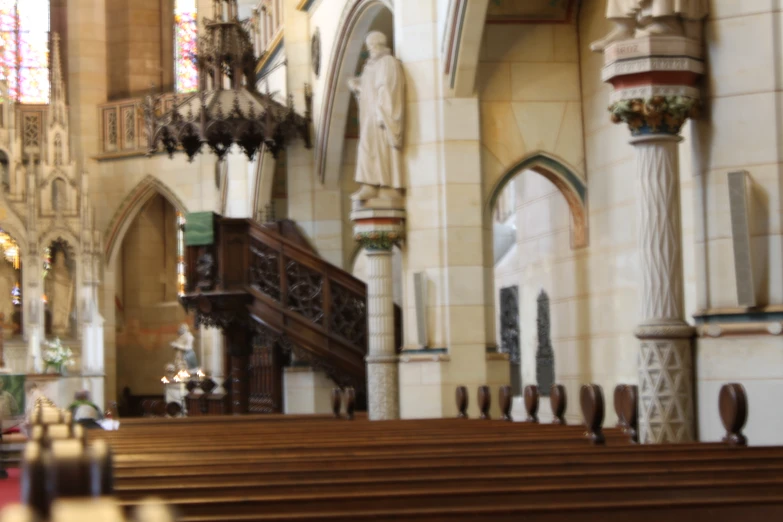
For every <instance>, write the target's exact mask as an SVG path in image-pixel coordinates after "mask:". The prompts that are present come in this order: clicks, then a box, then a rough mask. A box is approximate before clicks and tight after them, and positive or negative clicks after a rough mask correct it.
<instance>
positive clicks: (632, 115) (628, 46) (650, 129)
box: [601, 36, 705, 136]
mask: <svg viewBox="0 0 783 522" xmlns="http://www.w3.org/2000/svg"><path fill="white" fill-rule="evenodd" d="M704 71H705V68H704V60H703V56H702V48H701V42H700V41H699V40H695V39H691V38H686V37H684V36H643V37H640V38H632V39H629V40H620V41H616V42H613V43H611V44H609V45H608V46H607V47H606V48H605V50H604V67H603V70H602V72H601V79H602V80H603V81H605V82H607V83H610V84H611V85H612V86H613V87H614V91H613V92H612V94H611V98H610V103H611V104H610V106H609V112H610V113H611V119H612V121H613V122H614V123H620V122H623V123H626V124H627V125H628V127H629V129H630V130H631V134H632V135H633V136H646V135H667V134H668V135H678V134H679V132H680V129H681V128H682V126H683V124H684V123H685V121H686V120H687V119H688V118H695V117H697V116H698V109H699V106H700V97H701V95H700V91H699V88H698V87H697V85H696V84H697V82H698V81H699V78H701V76H703V75H704Z"/></svg>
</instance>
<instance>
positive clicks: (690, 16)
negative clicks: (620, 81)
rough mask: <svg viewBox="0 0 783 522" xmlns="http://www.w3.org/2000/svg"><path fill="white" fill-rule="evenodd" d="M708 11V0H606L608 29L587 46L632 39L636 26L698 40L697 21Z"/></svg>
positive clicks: (601, 46) (596, 48) (652, 32)
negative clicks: (598, 38) (611, 26)
mask: <svg viewBox="0 0 783 522" xmlns="http://www.w3.org/2000/svg"><path fill="white" fill-rule="evenodd" d="M708 13H709V1H708V0H608V1H607V4H606V18H608V19H609V20H611V21H612V22H613V23H614V28H613V29H612V31H611V32H610V33H609V34H608V35H606V36H605V37H604V38H602V39H600V40H598V41H596V42H593V43H592V44H591V45H590V49H592V50H593V51H596V52H600V51H603V50H604V49H605V48H606V46H607V45H609V44H610V43H612V42H616V41H618V40H626V39H629V38H634V36H636V34H637V33H636V31H637V29H639V30H640V31H643V32H644V34H646V35H659V36H665V35H676V36H685V37H686V38H692V39H697V40H698V39H701V23H702V20H703V19H704V17H706V16H707V14H708Z"/></svg>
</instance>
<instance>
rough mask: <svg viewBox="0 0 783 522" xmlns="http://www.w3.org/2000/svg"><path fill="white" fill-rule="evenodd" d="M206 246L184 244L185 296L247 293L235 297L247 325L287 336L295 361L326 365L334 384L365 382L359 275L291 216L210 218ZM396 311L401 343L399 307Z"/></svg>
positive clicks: (359, 384) (190, 299)
mask: <svg viewBox="0 0 783 522" xmlns="http://www.w3.org/2000/svg"><path fill="white" fill-rule="evenodd" d="M210 248H212V251H211V252H209V251H208V250H207V249H205V248H204V247H189V248H188V251H187V252H186V259H187V261H186V263H187V265H188V269H187V279H188V288H187V291H186V296H185V298H184V300H185V301H186V302H190V303H193V304H192V306H193V307H194V309H197V308H199V307H201V309H203V306H202V305H199V304H198V302H199V301H201V302H203V301H204V300H209V301H214V302H215V303H218V302H219V300H220V299H225V298H232V299H233V298H235V297H237V296H241V295H249V298H248V299H247V300H242V299H240V302H242V303H246V304H243V305H242V307H246V309H247V311H248V312H249V316H250V320H249V322H250V324H251V329H254V330H255V331H256V333H263V332H267V333H268V332H271V333H272V334H273V335H274V336H277V338H280V339H284V340H285V343H287V344H288V345H289V346H290V347H291V348H292V349H293V350H294V353H295V355H296V356H297V359H300V360H302V361H303V362H305V363H307V364H309V365H311V366H313V367H314V368H318V369H322V370H324V371H325V372H326V373H327V374H328V375H329V376H330V377H331V378H332V379H334V380H335V381H336V382H338V384H341V385H352V386H356V387H357V388H363V387H364V382H365V376H366V370H365V362H364V358H365V356H366V355H367V343H368V338H367V287H366V285H365V284H364V283H363V282H362V281H360V280H358V279H356V278H355V277H353V276H352V275H351V274H349V273H347V272H345V271H344V270H342V269H340V268H338V267H336V266H334V265H331V264H329V263H328V262H326V261H324V260H323V259H321V258H320V257H319V256H318V255H317V254H316V253H315V252H314V251H313V249H312V248H311V247H310V246H309V244H308V243H307V241H306V239H305V238H304V237H302V236H301V234H299V232H298V231H297V229H296V226H295V224H294V223H293V222H290V221H288V222H279V223H276V224H270V225H261V224H259V223H257V222H255V221H251V220H247V219H230V218H221V217H218V216H215V245H214V246H213V247H210ZM205 254H206V255H207V256H211V258H212V260H211V261H210V263H212V267H211V268H210V269H209V270H204V269H203V267H204V262H203V259H205ZM199 266H201V267H202V269H201V272H199V269H198V267H199ZM205 274H208V275H207V276H205ZM204 277H208V278H209V279H210V280H209V281H206V282H205V281H204ZM221 306H222V305H219V304H215V305H211V306H210V307H208V308H209V310H217V309H219V308H220V307H221ZM395 312H396V314H395V318H396V319H397V335H396V337H397V339H396V341H397V346H398V349H399V346H400V340H401V335H400V333H401V332H400V327H399V326H400V313H399V309H397V310H395ZM204 313H205V314H209V313H213V312H204ZM241 313H244V312H241ZM264 335H267V334H266V333H265V334H264ZM258 378H261V377H260V375H259V377H258ZM251 379H252V378H251Z"/></svg>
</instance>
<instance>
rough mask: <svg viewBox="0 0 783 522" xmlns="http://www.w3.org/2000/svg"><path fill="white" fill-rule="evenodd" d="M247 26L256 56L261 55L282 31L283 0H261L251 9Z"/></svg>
mask: <svg viewBox="0 0 783 522" xmlns="http://www.w3.org/2000/svg"><path fill="white" fill-rule="evenodd" d="M250 24H251V27H250V28H248V31H249V32H250V35H251V37H252V38H253V47H254V48H255V51H256V56H261V55H262V54H263V53H265V52H266V51H268V50H269V49H270V47H272V46H273V44H274V43H275V42H276V40H277V39H278V38H279V37H280V34H282V31H283V0H261V2H259V3H258V6H257V7H256V8H255V9H253V16H252V17H251V18H250Z"/></svg>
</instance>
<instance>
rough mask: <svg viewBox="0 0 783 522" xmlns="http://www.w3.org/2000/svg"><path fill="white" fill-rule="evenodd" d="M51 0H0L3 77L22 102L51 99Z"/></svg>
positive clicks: (0, 56)
mask: <svg viewBox="0 0 783 522" xmlns="http://www.w3.org/2000/svg"><path fill="white" fill-rule="evenodd" d="M49 13H50V11H49V0H0V80H5V81H7V82H8V90H9V92H10V94H11V96H12V97H13V98H14V99H15V100H17V101H18V102H20V103H49Z"/></svg>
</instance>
